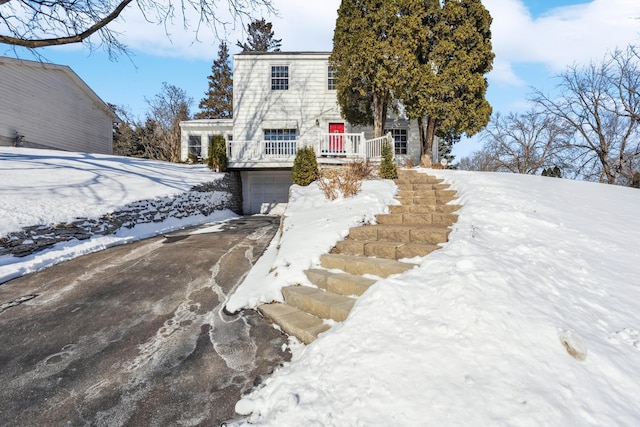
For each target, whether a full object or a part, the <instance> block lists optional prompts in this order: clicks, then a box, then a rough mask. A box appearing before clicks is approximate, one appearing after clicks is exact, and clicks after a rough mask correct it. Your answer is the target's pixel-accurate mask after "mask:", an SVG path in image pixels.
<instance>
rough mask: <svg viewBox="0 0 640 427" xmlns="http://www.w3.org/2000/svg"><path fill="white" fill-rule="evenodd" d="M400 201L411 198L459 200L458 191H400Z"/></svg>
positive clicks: (398, 196)
mask: <svg viewBox="0 0 640 427" xmlns="http://www.w3.org/2000/svg"><path fill="white" fill-rule="evenodd" d="M396 197H397V198H398V199H400V198H402V199H405V198H411V197H435V198H436V199H437V198H452V199H455V198H457V191H456V190H398V194H396Z"/></svg>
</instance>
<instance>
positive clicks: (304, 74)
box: [180, 52, 420, 213]
mask: <svg viewBox="0 0 640 427" xmlns="http://www.w3.org/2000/svg"><path fill="white" fill-rule="evenodd" d="M329 55H330V53H329V52H261V53H255V52H253V53H241V54H237V55H235V56H234V58H233V59H234V68H233V120H228V119H224V120H192V121H187V122H182V123H181V124H180V126H181V129H182V159H183V160H186V159H187V158H188V155H189V153H192V154H193V155H195V156H202V157H206V155H207V146H208V141H209V138H211V136H212V135H215V134H222V135H224V136H225V140H226V141H227V148H228V154H229V169H230V170H237V171H240V173H241V178H242V184H243V197H244V211H245V213H258V212H266V211H269V210H270V209H272V208H273V207H274V206H278V204H280V203H286V202H287V200H288V189H289V187H290V186H291V167H292V165H293V160H294V158H295V154H296V152H297V150H298V148H300V147H302V146H312V147H313V148H314V149H315V152H316V154H317V156H318V162H319V163H320V164H323V163H324V164H336V163H345V162H348V161H351V160H353V159H354V158H363V159H371V160H374V161H376V160H379V158H380V150H381V147H382V144H383V143H384V142H385V141H387V140H390V139H393V143H394V146H395V155H396V159H397V162H398V163H399V164H404V163H406V162H407V161H408V159H409V158H411V159H412V160H413V162H414V163H417V162H418V160H419V157H420V138H419V133H418V130H417V127H416V125H415V123H410V122H408V121H407V120H405V119H403V118H401V117H398V118H390V119H389V120H388V121H387V124H386V129H385V134H386V135H385V137H383V138H377V139H373V130H372V129H371V128H364V129H363V128H358V127H355V126H352V125H351V124H350V123H348V122H347V121H346V120H344V119H343V118H342V117H341V116H340V109H339V107H338V103H337V98H336V90H335V80H334V78H333V72H332V70H331V68H330V67H329Z"/></svg>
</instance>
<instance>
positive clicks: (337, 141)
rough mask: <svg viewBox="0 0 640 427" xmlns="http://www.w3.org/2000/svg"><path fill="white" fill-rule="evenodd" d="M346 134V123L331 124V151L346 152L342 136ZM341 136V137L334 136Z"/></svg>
mask: <svg viewBox="0 0 640 427" xmlns="http://www.w3.org/2000/svg"><path fill="white" fill-rule="evenodd" d="M343 133H344V123H329V134H330V135H329V151H330V152H332V153H341V152H343V151H344V147H343V141H342V134H343ZM334 134H339V135H334Z"/></svg>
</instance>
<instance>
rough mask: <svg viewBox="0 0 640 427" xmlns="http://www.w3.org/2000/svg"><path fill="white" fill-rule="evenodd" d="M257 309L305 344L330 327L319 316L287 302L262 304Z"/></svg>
mask: <svg viewBox="0 0 640 427" xmlns="http://www.w3.org/2000/svg"><path fill="white" fill-rule="evenodd" d="M258 310H259V311H260V313H262V315H263V316H265V317H266V318H267V319H269V320H271V321H272V322H273V323H275V324H277V325H278V326H280V328H282V330H283V331H284V332H286V333H287V334H289V335H293V336H294V337H296V338H298V340H300V341H301V342H303V343H305V344H310V343H312V342H313V341H314V340H315V339H316V338H318V335H319V334H321V333H322V332H324V331H326V330H328V329H329V328H330V327H329V325H326V324H325V323H324V322H323V321H322V320H321V319H320V318H318V317H316V316H313V315H311V314H308V313H305V312H304V311H301V310H299V309H297V308H296V307H293V306H290V305H288V304H283V303H279V302H274V303H271V304H263V305H261V306H259V307H258Z"/></svg>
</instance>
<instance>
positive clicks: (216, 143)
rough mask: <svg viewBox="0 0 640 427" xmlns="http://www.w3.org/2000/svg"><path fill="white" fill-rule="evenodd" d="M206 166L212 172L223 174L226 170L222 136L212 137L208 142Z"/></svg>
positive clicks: (224, 145) (225, 150)
mask: <svg viewBox="0 0 640 427" xmlns="http://www.w3.org/2000/svg"><path fill="white" fill-rule="evenodd" d="M207 164H208V165H209V168H210V169H211V170H212V171H214V172H225V171H226V170H227V164H228V159H227V144H226V142H225V140H224V136H222V135H214V136H213V138H211V140H210V141H209V156H208V158H207Z"/></svg>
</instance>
